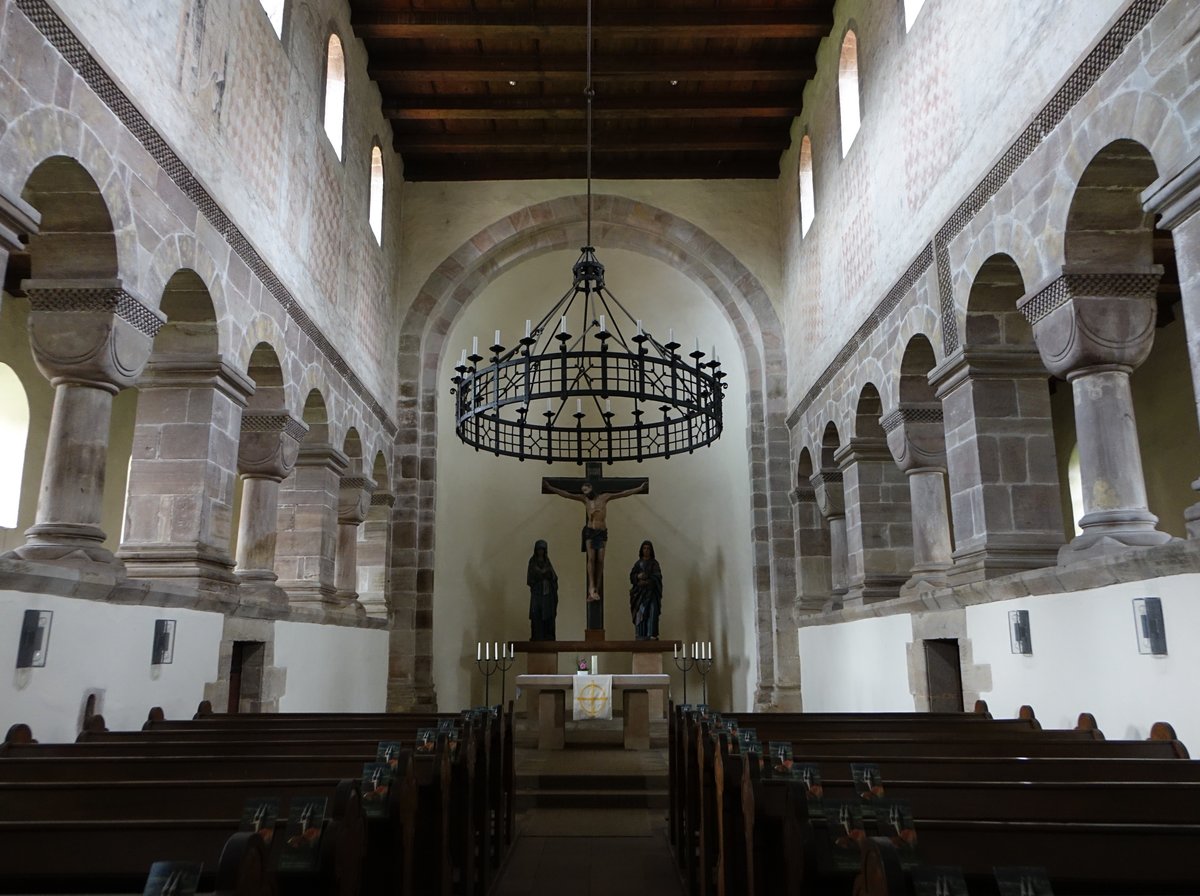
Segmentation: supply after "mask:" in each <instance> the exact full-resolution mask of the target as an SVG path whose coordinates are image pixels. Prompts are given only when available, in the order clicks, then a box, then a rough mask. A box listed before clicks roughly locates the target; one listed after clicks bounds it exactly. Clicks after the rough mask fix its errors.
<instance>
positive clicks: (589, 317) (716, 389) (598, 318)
mask: <svg viewBox="0 0 1200 896" xmlns="http://www.w3.org/2000/svg"><path fill="white" fill-rule="evenodd" d="M587 16H588V21H587V86H586V87H585V89H584V97H585V98H586V101H587V245H586V246H584V247H583V248H582V249H581V250H580V255H579V260H578V261H576V262H575V265H574V266H573V267H572V269H571V270H572V275H573V280H572V285H571V286H570V288H568V289H567V291H566V292H565V293H564V294H563V296H562V298H560V299H559V300H558V301H557V302H556V303H555V304H554V306H553V307H551V308H550V310H549V311H547V312H546V314H545V315H544V316H543V317H542V318H541V320H539V321H538V322H537V324H536V325H534V323H533V321H532V320H527V321H525V335H524V336H523V337H522V338H521V339H520V340H518V342H517V344H516V345H514V346H512V347H510V348H506V347H505V346H504V345H502V344H501V342H500V331H499V330H497V331H496V333H495V340H494V344H493V345H492V346H490V347H489V348H488V349H487V351H488V352H489V354H488V356H487V357H486V358H485V356H483V355H480V354H479V340H478V338H477V337H476V338H473V340H472V346H471V352H470V354H468V353H467V350H466V349H463V350H462V355H461V356H460V358H459V362H458V364H457V365H456V366H455V368H454V370H455V375H454V376H453V377H452V378H451V382H452V383H453V384H454V386H453V388H452V389H451V394H452V395H454V396H455V411H454V430H455V433H456V434H457V435H458V437H459V438H460V439H461V440H462V441H463V442H464V443H465V444H467V445H470V446H472V447H474V448H475V449H476V450H482V451H490V452H491V453H493V454H495V455H497V456H508V457H516V458H519V459H520V460H522V461H523V460H526V459H530V460H544V461H546V463H553V462H555V461H574V462H575V463H577V464H583V463H585V462H587V461H594V462H603V463H609V464H611V463H612V462H614V461H617V460H636V461H638V462H641V461H643V460H646V459H649V458H655V457H663V458H667V457H671V456H672V455H679V454H685V453H686V454H690V453H691V452H693V451H695V450H696V449H697V448H702V447H704V446H705V445H709V444H711V443H713V442H715V441H716V440H717V439H718V438H720V436H721V430H722V428H723V417H722V400H723V398H724V393H725V388H726V386H727V384H726V383H725V382H724V379H725V376H726V374H725V372H724V371H723V370H721V362H720V360H719V359H718V358H717V354H716V348H715V347H714V348H713V350H712V352H711V356H710V355H708V354H706V353H705V352H703V351H701V350H700V340H699V338H697V339H696V341H695V349H694V350H693V351H691V352H687V353H685V354H680V352H679V349H680V348H681V344H680V343H678V342H676V341H675V332H674V330H673V329H672V330H668V331H667V339H666V341H665V342H664V341H661V340H660V339H658V338H656V337H655V336H654V335H653V334H652V333H651V332H650V331H649V330H648V329H645V328H643V326H642V321H641V320H639V319H636V318H635V317H634V316H633V315H632V314H631V313H630V312H629V311H628V310H627V309H626V308H625V306H624V305H622V304H621V303H620V302H619V301H618V300H617V298H616V297H615V296H614V295H613V294H612V293H611V292H610V291H609V289H608V287H607V286H605V283H604V265H602V264H601V263H600V262H599V261H598V260H597V258H596V250H595V249H594V248H593V246H592V245H591V243H592V99H593V97H594V96H595V91H594V89H593V87H592V5H591V0H588V5H587ZM706 358H708V360H705V359H706ZM485 360H486V361H487V364H486V365H485V366H482V367H481V366H480V362H482V361H485ZM572 398H573V399H575V402H574V405H573V406H572V405H571V403H570V402H571V399H572ZM614 400H615V401H616V403H617V404H616V409H615V410H614V405H613V402H614Z"/></svg>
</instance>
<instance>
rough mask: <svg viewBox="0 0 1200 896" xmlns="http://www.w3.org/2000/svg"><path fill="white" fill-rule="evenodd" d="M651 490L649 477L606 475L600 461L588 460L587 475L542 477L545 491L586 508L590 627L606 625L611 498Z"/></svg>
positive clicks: (588, 615)
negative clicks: (579, 503)
mask: <svg viewBox="0 0 1200 896" xmlns="http://www.w3.org/2000/svg"><path fill="white" fill-rule="evenodd" d="M649 491H650V480H649V479H645V478H640V479H637V478H635V479H605V478H604V477H603V476H601V475H600V464H598V463H588V465H587V478H585V479H557V478H556V479H550V478H546V479H543V480H542V492H543V493H547V494H552V495H559V496H560V497H563V498H570V499H571V500H572V501H579V502H581V503H582V504H583V508H584V525H583V534H582V541H583V545H582V547H583V550H584V551H585V552H586V554H587V603H588V613H587V627H588V628H589V629H593V630H595V629H599V630H603V628H604V547H605V544H606V543H607V542H608V502H609V501H614V500H616V499H617V498H627V497H629V496H630V495H644V494H646V493H648V492H649Z"/></svg>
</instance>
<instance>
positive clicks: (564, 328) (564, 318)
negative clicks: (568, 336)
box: [558, 314, 567, 333]
mask: <svg viewBox="0 0 1200 896" xmlns="http://www.w3.org/2000/svg"><path fill="white" fill-rule="evenodd" d="M558 332H560V333H566V332H567V316H566V315H565V314H564V315H563V316H562V320H561V321H559V323H558Z"/></svg>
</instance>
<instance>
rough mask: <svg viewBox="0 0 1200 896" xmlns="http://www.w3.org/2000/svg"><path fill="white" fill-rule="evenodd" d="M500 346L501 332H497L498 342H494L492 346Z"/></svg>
mask: <svg viewBox="0 0 1200 896" xmlns="http://www.w3.org/2000/svg"><path fill="white" fill-rule="evenodd" d="M499 344H500V331H499V330H497V331H496V341H495V342H493V343H492V345H499Z"/></svg>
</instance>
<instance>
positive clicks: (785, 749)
mask: <svg viewBox="0 0 1200 896" xmlns="http://www.w3.org/2000/svg"><path fill="white" fill-rule="evenodd" d="M767 750H768V752H769V753H770V757H769V761H770V768H771V771H773V772H780V773H783V772H786V771H788V769H790V768H791V767H792V744H791V741H786V740H772V741H768V742H767Z"/></svg>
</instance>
